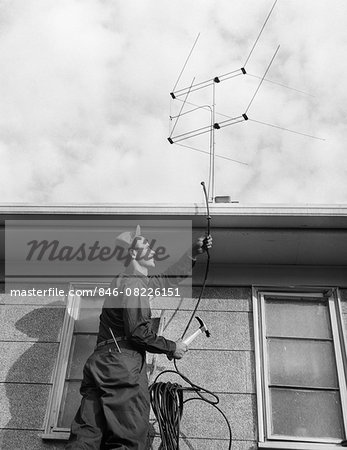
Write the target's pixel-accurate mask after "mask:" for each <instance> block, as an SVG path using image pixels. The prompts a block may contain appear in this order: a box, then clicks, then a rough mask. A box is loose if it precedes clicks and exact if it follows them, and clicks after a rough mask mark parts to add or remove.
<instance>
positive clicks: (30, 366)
mask: <svg viewBox="0 0 347 450" xmlns="http://www.w3.org/2000/svg"><path fill="white" fill-rule="evenodd" d="M23 309H24V310H25V309H26V310H29V312H27V313H26V314H25V315H22V316H21V317H20V318H19V319H18V320H16V316H17V315H18V316H19V315H20V314H23ZM9 310H11V312H10V313H9V317H8V321H9V322H11V321H12V320H13V322H14V326H15V330H14V337H13V339H15V341H11V342H6V343H5V342H3V345H4V352H3V355H2V357H1V360H2V361H3V370H4V371H5V372H7V375H6V380H5V384H4V386H5V392H4V393H3V395H2V398H3V401H4V402H7V405H6V404H5V405H3V407H2V414H3V419H2V422H3V423H2V424H1V426H2V427H3V428H4V430H3V432H2V437H1V439H0V448H1V450H22V449H23V450H28V449H30V450H41V449H62V448H64V443H59V442H48V441H46V442H45V441H42V439H41V434H42V432H43V422H44V418H45V414H46V408H47V402H48V396H49V393H50V389H51V382H52V373H53V368H54V364H55V362H56V358H57V354H58V347H59V333H60V330H61V326H62V323H63V318H64V312H65V305H64V303H63V302H54V303H50V304H48V305H47V306H44V307H41V306H40V307H38V308H36V309H32V306H25V305H23V306H18V305H14V306H13V308H9ZM12 318H13V319H12ZM12 331H13V330H12ZM33 341H34V342H33ZM18 355H20V356H19V357H18ZM8 419H9V420H8ZM6 420H8V422H7V423H6Z"/></svg>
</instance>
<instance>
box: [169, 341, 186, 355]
mask: <svg viewBox="0 0 347 450" xmlns="http://www.w3.org/2000/svg"><path fill="white" fill-rule="evenodd" d="M187 351H188V346H187V345H186V344H184V342H183V340H182V339H178V341H176V350H175V351H174V352H173V355H172V356H173V357H174V358H175V359H181V358H183V356H184V354H185V353H186V352H187Z"/></svg>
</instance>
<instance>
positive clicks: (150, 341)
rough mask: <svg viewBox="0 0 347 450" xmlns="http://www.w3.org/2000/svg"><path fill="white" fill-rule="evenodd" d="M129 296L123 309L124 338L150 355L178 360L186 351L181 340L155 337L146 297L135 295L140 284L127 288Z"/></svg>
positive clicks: (132, 284)
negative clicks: (162, 354)
mask: <svg viewBox="0 0 347 450" xmlns="http://www.w3.org/2000/svg"><path fill="white" fill-rule="evenodd" d="M127 287H128V288H129V289H128V291H129V292H131V295H129V296H127V297H126V298H125V304H124V309H123V321H124V331H125V335H126V337H127V338H128V339H129V340H130V341H131V342H132V343H133V344H134V345H135V346H136V347H137V348H138V349H139V350H144V351H148V352H150V353H165V354H167V355H169V356H171V357H173V358H176V359H180V358H182V356H183V355H184V353H185V351H186V350H187V346H186V345H185V344H183V342H182V340H181V339H179V340H178V341H176V342H174V341H171V340H169V339H166V338H164V337H163V336H159V335H157V334H156V333H155V332H154V331H153V330H152V323H151V318H150V307H149V300H148V297H147V296H140V295H135V294H134V292H136V290H135V289H136V288H139V289H141V287H143V286H142V285H141V284H140V283H131V287H130V285H129V286H127Z"/></svg>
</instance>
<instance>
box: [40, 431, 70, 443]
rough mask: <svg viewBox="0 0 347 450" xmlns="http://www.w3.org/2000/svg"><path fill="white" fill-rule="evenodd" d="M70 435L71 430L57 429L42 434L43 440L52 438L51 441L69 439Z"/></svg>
mask: <svg viewBox="0 0 347 450" xmlns="http://www.w3.org/2000/svg"><path fill="white" fill-rule="evenodd" d="M69 437H70V433H69V432H63V431H59V432H58V431H56V432H53V433H44V434H41V439H43V440H50V441H52V440H53V441H67V440H68V439H69Z"/></svg>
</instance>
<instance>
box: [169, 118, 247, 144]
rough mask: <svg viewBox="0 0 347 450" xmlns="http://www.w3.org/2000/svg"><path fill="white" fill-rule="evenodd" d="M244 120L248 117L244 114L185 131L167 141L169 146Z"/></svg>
mask: <svg viewBox="0 0 347 450" xmlns="http://www.w3.org/2000/svg"><path fill="white" fill-rule="evenodd" d="M245 120H248V116H247V115H246V114H242V115H241V116H237V117H233V118H230V119H227V120H223V121H222V122H218V123H214V124H213V125H207V126H205V127H201V128H196V129H195V130H191V131H187V132H186V133H182V134H178V135H176V136H170V137H169V138H168V141H169V142H170V144H176V143H177V142H181V141H184V140H186V139H190V138H192V137H195V136H200V135H201V134H205V133H209V132H211V131H212V129H214V130H219V129H220V128H224V127H227V126H229V125H235V124H236V123H240V122H244V121H245Z"/></svg>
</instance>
